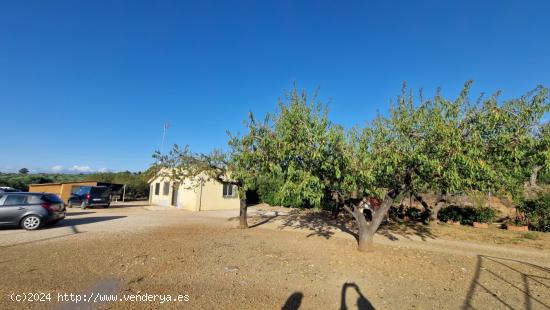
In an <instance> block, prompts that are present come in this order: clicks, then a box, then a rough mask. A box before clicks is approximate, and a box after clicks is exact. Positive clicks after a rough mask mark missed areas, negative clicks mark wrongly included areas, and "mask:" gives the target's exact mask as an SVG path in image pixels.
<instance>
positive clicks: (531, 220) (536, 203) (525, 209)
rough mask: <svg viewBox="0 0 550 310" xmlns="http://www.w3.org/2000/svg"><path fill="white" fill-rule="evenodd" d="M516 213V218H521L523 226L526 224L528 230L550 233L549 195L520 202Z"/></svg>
mask: <svg viewBox="0 0 550 310" xmlns="http://www.w3.org/2000/svg"><path fill="white" fill-rule="evenodd" d="M517 211H518V213H519V216H518V218H521V219H522V222H523V224H527V225H528V226H529V229H531V230H537V231H546V232H548V231H550V193H546V194H544V195H542V196H540V197H538V198H535V199H527V200H524V201H522V202H521V203H520V204H519V206H518V207H517Z"/></svg>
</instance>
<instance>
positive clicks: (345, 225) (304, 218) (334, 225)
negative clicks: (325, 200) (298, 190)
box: [279, 210, 359, 240]
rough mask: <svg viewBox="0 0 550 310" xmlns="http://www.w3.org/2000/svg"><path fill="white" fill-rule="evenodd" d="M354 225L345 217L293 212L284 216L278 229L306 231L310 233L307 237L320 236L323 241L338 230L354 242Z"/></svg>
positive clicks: (323, 213)
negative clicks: (350, 236)
mask: <svg viewBox="0 0 550 310" xmlns="http://www.w3.org/2000/svg"><path fill="white" fill-rule="evenodd" d="M353 225H354V223H353V222H351V221H350V220H349V219H347V218H345V217H337V218H334V216H332V215H331V214H330V213H328V212H310V211H306V212H303V211H300V210H293V211H291V212H290V213H289V214H288V216H286V217H285V218H284V219H283V220H282V222H281V224H280V225H279V228H280V229H285V228H291V229H306V230H310V231H311V233H310V234H309V235H307V237H311V236H320V237H323V238H325V239H330V238H331V237H332V236H334V234H335V233H336V232H337V231H338V230H340V231H342V232H345V233H347V234H350V235H352V236H353V237H354V238H355V239H356V240H358V239H359V236H358V235H357V233H356V232H355V231H354V230H353Z"/></svg>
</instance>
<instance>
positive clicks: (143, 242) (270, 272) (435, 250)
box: [0, 205, 550, 309]
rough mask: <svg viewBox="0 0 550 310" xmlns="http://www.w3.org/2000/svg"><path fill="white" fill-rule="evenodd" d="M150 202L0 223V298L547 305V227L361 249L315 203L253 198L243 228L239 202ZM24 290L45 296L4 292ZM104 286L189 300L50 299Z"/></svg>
mask: <svg viewBox="0 0 550 310" xmlns="http://www.w3.org/2000/svg"><path fill="white" fill-rule="evenodd" d="M157 209H158V208H148V207H144V206H143V205H136V206H126V207H123V208H122V207H121V208H112V209H98V210H96V209H91V210H79V209H76V210H71V212H70V215H69V216H68V217H67V219H66V220H65V221H64V222H61V223H60V224H59V225H58V227H53V228H46V229H43V230H40V231H36V232H27V231H22V230H13V229H0V249H1V250H0V281H1V283H2V285H1V286H0V308H2V309H12V308H13V309H18V308H19V309H20V308H36V309H39V308H40V309H42V308H58V309H81V308H101V309H130V308H132V309H133V308H143V309H155V308H189V309H212V308H214V309H219V308H221V309H280V308H284V309H297V308H298V307H299V308H300V309H355V308H359V309H372V308H378V309H457V308H474V309H501V308H512V309H549V308H550V253H549V252H550V251H549V250H548V249H549V245H548V243H549V239H548V234H534V235H535V236H536V237H528V238H524V236H523V235H519V234H521V233H516V232H507V231H498V232H497V233H498V234H501V233H502V235H498V238H496V239H491V238H490V237H489V236H491V235H493V233H492V231H491V230H493V229H490V231H483V232H481V231H479V230H473V228H465V227H453V226H450V225H449V226H447V225H438V226H433V227H420V226H418V227H417V226H410V225H394V226H392V227H386V228H385V229H384V230H382V231H381V233H380V234H379V235H378V236H377V237H376V239H375V241H376V244H375V249H374V251H373V252H369V253H359V252H357V251H356V250H355V240H354V238H353V236H352V235H351V234H349V233H346V231H347V229H346V227H340V229H332V228H330V226H328V225H327V223H326V221H324V220H319V219H317V217H313V216H311V215H310V214H290V215H289V214H288V210H284V209H276V208H272V209H269V208H256V210H254V209H253V210H252V212H251V213H252V214H255V216H254V217H252V218H251V220H250V223H251V226H252V228H251V229H248V230H239V229H236V228H234V227H235V226H236V224H237V222H236V221H235V220H234V219H232V217H234V216H236V213H237V212H210V213H201V214H197V213H190V212H185V211H178V210H160V211H159V210H157ZM330 224H336V226H337V225H338V223H330ZM494 230H495V231H496V228H495V229H494ZM474 235H477V238H475V239H474V240H475V241H474V242H466V241H465V240H467V239H469V238H470V236H474ZM480 235H482V236H481V237H479V236H480ZM495 240H496V241H495ZM510 240H516V241H517V242H513V243H512V244H511V245H508V244H506V243H507V242H508V241H510ZM24 292H50V293H51V297H52V301H51V302H14V301H12V300H11V296H12V293H24ZM99 292H103V293H117V294H119V296H122V295H123V294H137V295H144V294H170V295H177V294H182V295H188V297H189V301H188V302H166V303H163V304H161V303H159V301H158V300H157V301H154V302H153V301H151V302H139V301H135V302H131V301H118V302H104V303H99V302H98V303H84V302H80V303H78V304H75V303H74V302H58V300H57V298H58V295H57V294H58V293H61V294H64V293H75V294H88V295H91V294H92V293H99Z"/></svg>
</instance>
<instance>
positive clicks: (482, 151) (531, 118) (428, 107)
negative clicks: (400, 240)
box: [343, 82, 548, 250]
mask: <svg viewBox="0 0 550 310" xmlns="http://www.w3.org/2000/svg"><path fill="white" fill-rule="evenodd" d="M470 85H471V82H468V83H466V85H465V87H464V90H463V91H462V92H461V94H460V95H459V97H458V98H457V99H456V100H453V101H451V100H446V99H444V98H443V97H442V96H441V94H440V92H439V91H438V92H437V93H436V96H435V97H434V99H432V100H424V99H423V96H422V94H421V95H420V96H419V97H420V102H419V103H418V104H416V103H415V102H414V96H413V95H412V94H410V93H409V94H408V92H407V90H406V87H405V86H404V87H403V91H402V94H401V95H400V96H399V97H398V98H397V103H396V105H395V106H393V107H392V108H391V110H390V115H389V116H379V117H378V118H377V119H376V120H375V121H373V122H372V123H371V124H369V125H368V126H367V127H365V128H364V129H363V130H362V131H360V133H358V134H356V136H357V137H356V138H352V139H350V144H349V146H348V148H349V151H348V152H347V153H348V155H347V160H348V162H349V164H348V165H346V167H348V169H347V171H345V174H346V175H347V180H348V182H347V188H346V187H344V188H343V189H345V190H344V191H343V193H344V195H343V196H344V197H351V196H352V194H353V193H360V197H363V199H362V200H360V201H359V202H356V203H354V204H351V203H349V202H347V201H346V200H345V199H344V201H346V203H345V204H344V206H343V207H344V209H345V210H346V211H348V212H349V213H350V214H352V216H353V217H354V218H355V220H356V222H357V226H358V235H359V242H358V243H359V246H358V248H359V250H367V249H368V248H370V244H371V243H372V238H373V236H374V233H375V232H376V230H377V229H378V227H379V226H380V224H381V223H382V221H383V218H384V216H385V215H386V214H387V211H388V210H389V208H390V207H391V206H392V204H394V203H395V202H396V201H397V200H399V199H401V198H402V197H403V195H404V194H405V193H407V192H411V193H413V194H418V193H421V192H424V191H426V190H437V191H440V192H444V193H456V192H463V191H472V190H478V191H483V192H486V191H488V190H491V191H495V192H496V191H502V192H510V193H513V194H517V193H518V184H519V183H521V182H519V181H518V180H522V176H523V175H524V174H525V170H520V169H518V168H517V167H516V166H514V165H519V164H520V162H521V159H525V157H524V154H525V153H523V152H525V150H527V149H529V148H528V145H527V144H521V143H517V144H514V143H513V141H514V140H515V139H519V140H520V141H523V139H524V138H525V139H526V136H528V132H529V130H527V129H522V127H521V126H519V124H520V123H521V122H524V123H526V122H527V124H526V125H524V126H526V127H527V128H529V126H531V125H532V124H535V123H539V122H540V117H542V114H541V113H542V112H543V111H544V109H546V108H547V106H548V103H547V102H546V90H545V89H542V88H541V89H538V90H537V91H536V92H533V93H530V94H529V95H528V96H525V97H522V98H521V99H518V100H512V101H507V102H504V103H503V104H502V105H501V106H498V105H497V106H498V107H508V106H514V107H515V108H516V109H517V113H516V114H515V115H519V116H518V118H517V119H514V120H513V121H512V120H510V122H511V124H506V125H502V124H500V122H497V121H496V119H498V117H497V116H495V114H494V113H491V111H492V110H494V109H493V108H492V107H495V104H494V102H495V97H494V96H493V97H491V98H489V99H487V100H485V101H484V102H483V104H473V105H471V104H470V103H469V100H468V91H469V87H470ZM508 120H509V119H507V121H508ZM514 124H517V125H514ZM495 128H497V129H498V130H495ZM522 149H523V152H522ZM361 195H362V196H361ZM369 195H378V196H381V198H382V203H381V206H380V208H379V209H377V210H373V209H372V208H371V207H370V206H369V205H368V203H367V199H366V198H367V197H368V196H369ZM365 209H371V211H372V220H370V221H369V220H367V219H366V218H365V216H364V215H363V214H364V212H365Z"/></svg>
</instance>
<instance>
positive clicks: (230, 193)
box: [149, 174, 240, 211]
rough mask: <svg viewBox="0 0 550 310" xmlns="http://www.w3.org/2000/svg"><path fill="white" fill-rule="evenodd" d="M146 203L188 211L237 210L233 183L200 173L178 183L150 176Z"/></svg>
mask: <svg viewBox="0 0 550 310" xmlns="http://www.w3.org/2000/svg"><path fill="white" fill-rule="evenodd" d="M149 186H150V190H149V203H150V204H152V205H156V206H164V207H174V208H181V209H184V210H189V211H213V210H238V209H239V206H240V200H239V193H238V188H237V186H236V185H233V184H230V183H225V182H224V183H222V182H218V181H217V180H213V179H208V178H206V177H203V176H199V177H198V179H196V180H195V182H191V180H185V181H184V182H181V184H180V183H177V182H174V181H173V180H171V179H170V178H168V177H166V176H163V175H162V174H158V175H157V176H155V177H154V178H152V179H151V180H149Z"/></svg>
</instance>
